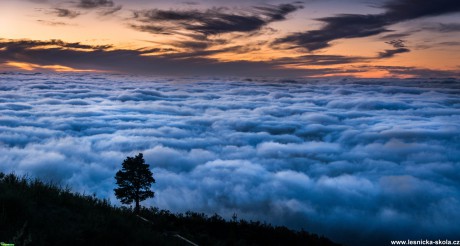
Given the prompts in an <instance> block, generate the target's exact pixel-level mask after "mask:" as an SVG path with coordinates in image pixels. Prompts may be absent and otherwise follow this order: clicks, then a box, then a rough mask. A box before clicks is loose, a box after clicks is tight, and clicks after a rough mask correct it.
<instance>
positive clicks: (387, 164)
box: [0, 74, 460, 245]
mask: <svg viewBox="0 0 460 246" xmlns="http://www.w3.org/2000/svg"><path fill="white" fill-rule="evenodd" d="M459 95H460V82H459V81H456V80H444V81H443V80H373V81H365V80H348V81H338V80H337V81H334V80H329V81H328V80H319V81H313V80H310V81H277V80H264V81H262V80H260V81H259V80H254V81H250V80H240V79H204V78H189V79H187V78H184V79H173V78H143V77H133V76H121V75H119V76H109V75H78V74H73V75H21V74H2V75H1V77H0V112H1V114H0V115H1V116H0V162H1V163H2V164H1V165H0V171H3V172H10V171H14V172H16V173H18V174H26V173H28V174H29V175H32V176H38V177H41V178H45V179H49V180H53V181H55V182H60V183H61V184H64V185H70V186H71V187H72V188H73V189H74V190H76V191H79V192H86V193H87V194H92V193H95V194H97V196H99V197H104V198H107V197H108V198H110V199H111V201H112V202H114V203H116V199H115V198H114V196H113V191H112V189H113V188H114V185H115V182H114V181H115V180H114V178H113V177H114V174H115V172H116V170H117V169H119V168H120V166H121V163H122V161H123V159H124V158H125V157H126V156H132V155H135V154H137V153H138V152H143V153H144V156H145V158H146V161H147V163H149V164H151V166H152V168H153V172H154V175H155V179H156V180H157V183H156V184H155V186H154V189H155V192H156V197H155V198H154V199H153V200H149V201H146V202H145V203H144V205H154V206H159V207H160V208H165V209H171V210H173V211H177V212H183V211H186V210H195V211H203V212H206V213H210V214H211V213H214V212H217V213H220V214H222V215H224V216H226V217H228V218H230V217H231V215H232V214H233V213H234V212H236V213H237V214H238V216H239V218H246V219H258V220H265V221H267V222H271V223H275V224H285V225H288V226H290V227H292V228H304V229H306V230H309V231H313V232H317V233H321V234H324V235H326V236H328V237H330V238H332V239H334V240H336V241H338V242H342V243H346V244H348V245H388V243H389V240H390V239H391V240H395V239H402V240H406V239H408V238H411V239H417V240H418V239H420V238H423V239H424V238H433V239H440V238H442V239H444V238H446V237H447V238H452V239H453V237H454V236H457V232H458V231H459V230H460V226H459V224H458V221H459V220H460V213H459V212H458V207H459V206H460V175H459V174H460V141H459V140H460V139H459V137H458V136H460V123H459V122H460V97H459Z"/></svg>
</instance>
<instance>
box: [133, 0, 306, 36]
mask: <svg viewBox="0 0 460 246" xmlns="http://www.w3.org/2000/svg"><path fill="white" fill-rule="evenodd" d="M299 8H301V6H297V5H293V4H280V5H277V6H271V5H267V6H259V7H254V8H252V9H251V10H234V9H233V10H232V9H228V8H224V7H221V8H211V9H207V10H197V9H192V10H161V9H151V10H140V11H134V18H133V19H134V20H137V21H139V22H141V23H143V24H141V25H132V27H134V28H136V29H138V30H141V31H148V32H152V33H160V34H164V33H165V32H167V33H174V32H177V31H181V30H186V31H191V32H193V33H198V34H200V35H204V36H209V35H218V34H224V33H230V32H254V31H257V30H259V29H260V28H262V27H264V26H266V25H268V24H270V23H272V22H275V21H282V20H285V19H286V16H287V15H288V14H289V13H292V12H294V11H296V10H298V9H299ZM164 25H166V26H167V29H168V31H166V28H165V27H164Z"/></svg>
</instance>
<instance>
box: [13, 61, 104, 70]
mask: <svg viewBox="0 0 460 246" xmlns="http://www.w3.org/2000/svg"><path fill="white" fill-rule="evenodd" d="M5 65H6V66H9V67H14V68H19V69H21V70H25V71H38V70H51V71H54V72H104V71H101V70H94V69H76V68H72V67H68V66H62V65H38V64H33V63H27V62H14V61H8V62H6V63H5Z"/></svg>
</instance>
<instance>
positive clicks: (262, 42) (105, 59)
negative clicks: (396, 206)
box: [0, 0, 460, 78]
mask: <svg viewBox="0 0 460 246" xmlns="http://www.w3.org/2000/svg"><path fill="white" fill-rule="evenodd" d="M459 23H460V2H459V1H458V0H439V1H432V0H419V1H415V0H388V1H383V0H382V1H380V0H350V1H339V0H324V1H319V0H306V1H292V2H289V1H261V0H250V1H242V0H234V1H223V0H216V1H210V0H201V1H185V0H184V1H164V0H158V1H147V0H129V1H128V0H68V1H59V0H1V1H0V71H4V72H5V71H33V72H43V71H56V72H105V73H107V72H108V73H122V74H145V75H172V76H174V75H236V76H277V77H358V78H382V77H399V78H411V77H459V76H460V74H459V72H458V71H459V68H460V67H459V66H460V42H459V41H458V40H460V24H459Z"/></svg>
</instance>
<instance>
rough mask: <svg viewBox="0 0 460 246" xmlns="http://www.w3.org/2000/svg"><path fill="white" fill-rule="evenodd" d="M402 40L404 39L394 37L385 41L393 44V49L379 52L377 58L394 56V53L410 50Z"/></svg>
mask: <svg viewBox="0 0 460 246" xmlns="http://www.w3.org/2000/svg"><path fill="white" fill-rule="evenodd" d="M404 42H405V41H404V40H402V39H394V40H391V41H388V42H385V43H387V44H389V45H391V46H393V47H394V48H395V49H392V50H385V51H382V52H379V54H378V58H391V57H393V56H395V55H396V54H400V53H407V52H410V49H408V48H407V47H406V44H405V43H404Z"/></svg>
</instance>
